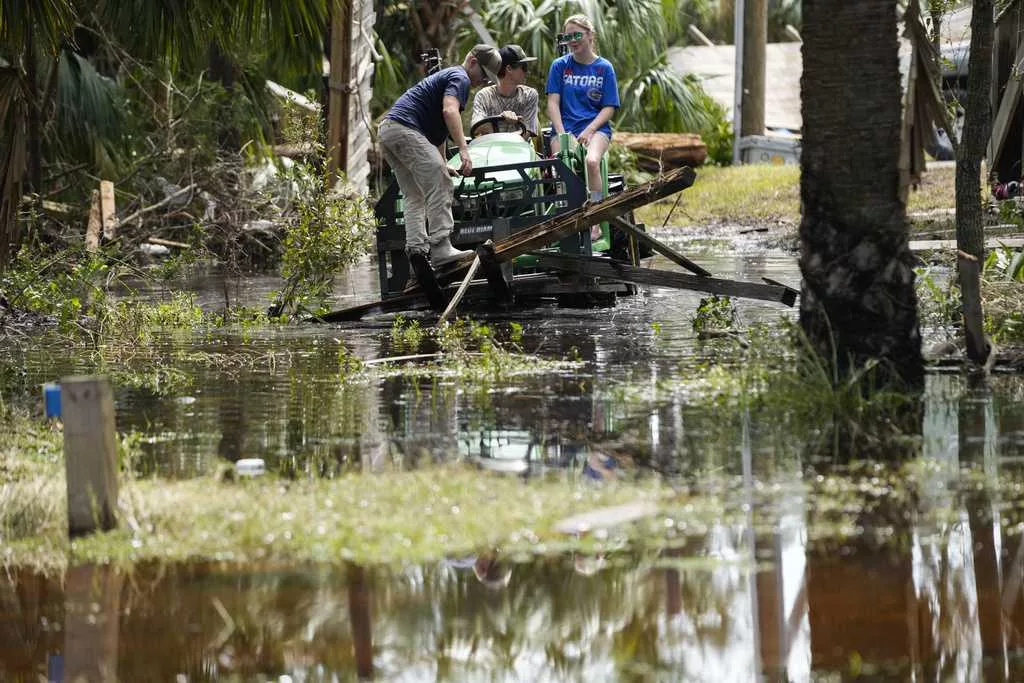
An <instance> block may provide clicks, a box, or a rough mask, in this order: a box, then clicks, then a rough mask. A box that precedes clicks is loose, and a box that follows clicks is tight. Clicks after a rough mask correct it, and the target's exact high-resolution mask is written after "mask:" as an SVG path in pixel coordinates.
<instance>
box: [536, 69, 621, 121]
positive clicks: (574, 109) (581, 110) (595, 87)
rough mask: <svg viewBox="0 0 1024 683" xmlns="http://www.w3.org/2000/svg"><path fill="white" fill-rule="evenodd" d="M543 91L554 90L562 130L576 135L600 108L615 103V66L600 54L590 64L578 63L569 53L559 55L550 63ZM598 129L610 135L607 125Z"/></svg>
mask: <svg viewBox="0 0 1024 683" xmlns="http://www.w3.org/2000/svg"><path fill="white" fill-rule="evenodd" d="M545 91H546V92H547V93H548V94H551V93H558V95H559V97H560V107H561V112H562V124H563V125H564V126H565V130H567V131H568V132H570V133H572V134H573V135H577V136H578V135H579V134H580V133H582V132H583V129H584V128H586V127H587V125H588V124H589V123H590V122H591V121H593V120H594V118H595V117H596V116H597V114H598V112H600V111H601V109H603V108H604V107H618V106H619V85H618V81H616V79H615V69H614V68H612V65H611V62H609V61H608V60H607V59H605V58H604V57H598V58H597V59H595V60H594V61H593V62H591V63H590V64H580V63H579V62H577V61H576V60H575V59H574V58H573V56H572V55H571V54H570V55H565V56H564V57H559V58H558V59H556V60H555V61H554V62H552V63H551V69H550V71H548V82H547V87H546V88H545ZM600 131H601V132H602V133H604V134H605V135H607V136H608V137H609V138H611V136H612V128H611V125H610V124H608V123H606V124H604V125H603V126H602V127H601V128H600Z"/></svg>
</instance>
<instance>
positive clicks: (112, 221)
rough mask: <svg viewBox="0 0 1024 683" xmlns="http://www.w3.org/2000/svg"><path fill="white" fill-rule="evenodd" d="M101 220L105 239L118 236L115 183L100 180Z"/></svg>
mask: <svg viewBox="0 0 1024 683" xmlns="http://www.w3.org/2000/svg"><path fill="white" fill-rule="evenodd" d="M100 220H102V221H103V239H105V240H108V241H109V240H112V239H114V237H116V236H117V206H116V205H115V203H114V183H112V182H111V181H109V180H101V181H100Z"/></svg>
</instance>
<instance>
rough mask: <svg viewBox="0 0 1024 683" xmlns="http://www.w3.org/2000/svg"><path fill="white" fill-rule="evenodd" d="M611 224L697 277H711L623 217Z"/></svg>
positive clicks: (707, 272) (616, 218)
mask: <svg viewBox="0 0 1024 683" xmlns="http://www.w3.org/2000/svg"><path fill="white" fill-rule="evenodd" d="M611 223H612V224H613V225H614V226H615V227H617V228H618V229H619V230H622V231H623V232H626V233H628V234H630V235H632V236H633V237H635V238H636V240H637V241H638V242H643V243H644V244H646V245H648V246H649V247H650V248H651V249H653V250H654V251H656V252H658V253H659V254H661V255H662V256H664V257H665V258H667V259H668V260H669V261H672V262H673V263H675V264H676V265H679V266H682V267H683V268H686V269H687V270H688V271H690V272H691V273H693V274H695V275H702V276H704V277H711V271H710V270H705V269H704V268H701V267H700V266H698V265H697V264H696V263H694V262H693V261H691V260H690V259H688V258H686V257H685V256H683V255H682V254H680V253H679V252H678V251H676V250H675V249H673V248H672V247H670V246H668V245H667V244H665V243H663V242H660V241H658V240H656V239H655V238H653V237H651V236H650V235H648V234H647V233H646V232H644V231H643V230H641V229H639V228H638V227H636V226H635V225H633V224H632V223H630V222H629V221H627V220H626V219H625V218H622V217H621V216H616V217H615V218H613V219H612V220H611Z"/></svg>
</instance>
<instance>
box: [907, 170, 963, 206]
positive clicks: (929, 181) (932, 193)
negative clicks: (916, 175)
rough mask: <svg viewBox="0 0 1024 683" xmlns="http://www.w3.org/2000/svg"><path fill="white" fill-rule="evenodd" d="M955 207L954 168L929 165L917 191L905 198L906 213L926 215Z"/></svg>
mask: <svg viewBox="0 0 1024 683" xmlns="http://www.w3.org/2000/svg"><path fill="white" fill-rule="evenodd" d="M955 207H956V167H955V166H953V165H952V164H946V165H943V166H936V165H934V164H933V165H931V166H929V167H928V170H927V171H926V172H925V174H924V176H922V178H921V184H920V185H918V186H917V189H914V188H911V190H910V195H909V196H908V197H907V213H908V214H915V213H927V212H929V211H942V210H946V209H953V208H955Z"/></svg>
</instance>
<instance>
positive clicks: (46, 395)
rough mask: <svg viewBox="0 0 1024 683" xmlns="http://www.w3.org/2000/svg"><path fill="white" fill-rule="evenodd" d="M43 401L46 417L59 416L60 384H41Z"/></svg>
mask: <svg viewBox="0 0 1024 683" xmlns="http://www.w3.org/2000/svg"><path fill="white" fill-rule="evenodd" d="M43 403H44V404H45V405H46V417H47V419H52V418H59V417H60V385H59V384H57V383H56V382H47V383H46V384H44V385H43Z"/></svg>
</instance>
